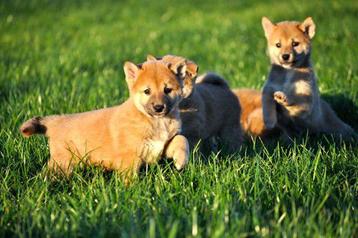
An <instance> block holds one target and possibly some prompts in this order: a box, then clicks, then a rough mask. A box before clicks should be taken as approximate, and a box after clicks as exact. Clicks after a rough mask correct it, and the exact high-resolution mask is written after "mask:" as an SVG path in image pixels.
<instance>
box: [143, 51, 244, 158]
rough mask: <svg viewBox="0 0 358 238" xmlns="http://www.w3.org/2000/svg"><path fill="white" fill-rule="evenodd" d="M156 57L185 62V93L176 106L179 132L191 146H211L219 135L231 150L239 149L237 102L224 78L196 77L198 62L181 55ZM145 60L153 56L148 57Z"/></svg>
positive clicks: (174, 62)
mask: <svg viewBox="0 0 358 238" xmlns="http://www.w3.org/2000/svg"><path fill="white" fill-rule="evenodd" d="M159 59H160V60H162V61H164V62H166V63H170V64H176V63H177V62H186V65H187V69H186V76H185V78H184V89H183V90H184V91H185V92H186V94H185V98H184V99H183V100H182V101H181V103H180V104H179V108H180V117H181V119H182V122H183V125H182V134H183V135H184V136H185V137H187V138H188V141H189V144H190V147H191V148H193V147H194V146H196V145H197V143H198V142H199V141H202V145H203V147H206V148H210V149H212V148H213V145H212V138H214V137H219V139H221V140H222V141H223V143H224V144H225V145H227V146H228V149H229V150H230V151H236V150H237V149H239V148H240V145H241V142H242V132H241V127H240V123H239V120H238V118H239V117H240V105H239V103H238V101H237V98H236V96H235V95H234V94H233V93H232V92H231V90H230V88H229V87H228V85H227V83H226V81H225V80H224V79H222V78H221V77H220V76H218V75H216V74H213V73H208V74H205V75H201V76H199V77H198V79H197V80H196V76H197V70H198V67H197V65H196V64H195V63H194V62H192V61H190V60H186V59H185V58H183V57H179V56H173V55H166V56H164V57H163V58H159ZM147 60H149V61H150V60H156V58H155V57H153V56H148V57H147ZM195 80H196V82H195Z"/></svg>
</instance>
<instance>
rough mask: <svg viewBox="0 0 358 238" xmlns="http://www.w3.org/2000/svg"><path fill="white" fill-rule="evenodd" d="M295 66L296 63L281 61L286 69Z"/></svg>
mask: <svg viewBox="0 0 358 238" xmlns="http://www.w3.org/2000/svg"><path fill="white" fill-rule="evenodd" d="M294 64H295V61H294V60H292V61H280V65H281V66H282V67H284V68H288V67H292V66H293V65H294Z"/></svg>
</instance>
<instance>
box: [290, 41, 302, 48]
mask: <svg viewBox="0 0 358 238" xmlns="http://www.w3.org/2000/svg"><path fill="white" fill-rule="evenodd" d="M299 44H300V43H299V42H296V41H293V42H292V46H293V47H296V46H298V45H299Z"/></svg>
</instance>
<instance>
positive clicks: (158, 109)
mask: <svg viewBox="0 0 358 238" xmlns="http://www.w3.org/2000/svg"><path fill="white" fill-rule="evenodd" d="M153 108H154V111H155V112H162V111H163V110H164V105H163V104H156V105H154V106H153Z"/></svg>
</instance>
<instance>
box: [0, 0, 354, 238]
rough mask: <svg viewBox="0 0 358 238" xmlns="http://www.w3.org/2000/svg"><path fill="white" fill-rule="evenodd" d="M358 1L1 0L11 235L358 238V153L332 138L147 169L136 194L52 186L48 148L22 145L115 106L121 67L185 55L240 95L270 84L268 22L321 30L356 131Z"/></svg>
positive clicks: (335, 100)
mask: <svg viewBox="0 0 358 238" xmlns="http://www.w3.org/2000/svg"><path fill="white" fill-rule="evenodd" d="M357 13H358V3H357V1H354V0H352V1H332V2H330V1H305V2H304V3H302V1H281V2H271V1H262V2H261V1H232V2H220V1H194V2H193V1H189V0H188V1H141V2H139V1H120V2H116V1H113V2H110V1H98V2H97V1H41V0H37V1H1V2H0V112H1V113H0V129H1V130H0V236H4V237H5V236H6V237H8V236H16V237H32V236H41V237H45V236H46V237H63V236H81V237H101V236H110V235H113V234H116V235H120V236H122V237H155V236H158V237H194V236H198V237H225V236H226V237H256V236H257V237H261V236H270V237H271V236H273V237H354V236H355V237H357V236H358V225H357V224H358V213H357V209H358V199H357V197H358V181H357V176H358V146H357V145H345V144H335V143H333V142H332V141H331V140H326V139H325V138H324V137H321V138H316V139H313V140H312V139H310V140H303V141H300V142H297V143H294V144H293V145H290V146H281V145H279V144H277V145H275V144H274V145H272V146H270V147H268V148H266V147H265V146H263V145H262V144H261V143H259V142H257V143H247V144H246V145H245V146H244V147H243V149H242V150H241V151H240V152H238V153H237V154H235V155H231V156H230V155H221V154H219V155H217V156H216V155H212V156H211V157H210V158H208V159H207V160H205V159H203V158H200V156H199V155H197V154H194V155H193V156H192V157H191V159H190V163H189V165H188V167H187V168H186V169H185V170H184V171H182V172H177V171H175V169H174V168H173V166H172V165H171V164H170V163H161V164H160V165H158V166H152V167H150V168H147V169H146V170H145V171H143V172H142V173H141V176H140V179H139V180H138V181H135V182H134V184H133V185H132V186H131V187H129V188H125V187H124V186H123V184H122V183H121V182H120V179H119V178H118V177H117V176H116V175H115V174H114V173H105V172H103V171H102V170H101V169H100V168H87V169H79V170H77V171H76V172H75V174H74V175H73V176H72V177H71V179H69V180H65V179H63V180H59V181H56V182H53V181H52V182H51V181H49V180H47V179H46V178H45V176H43V173H42V172H43V171H44V170H45V164H46V161H47V159H48V157H49V151H48V147H47V142H46V139H45V138H43V137H34V138H31V139H29V140H26V139H24V138H22V137H21V136H20V134H19V132H18V127H19V125H20V124H21V123H22V122H23V121H24V120H25V119H28V118H30V117H32V116H34V115H48V114H56V113H72V112H81V111H87V110H92V109H95V108H102V107H106V106H110V105H116V104H119V103H121V102H123V101H124V100H125V99H126V98H127V97H128V92H127V89H126V85H125V81H124V75H123V70H122V65H123V62H124V61H126V60H131V61H133V62H142V61H144V59H145V57H146V54H148V53H150V54H153V55H164V54H167V53H172V54H177V55H183V56H186V57H188V58H190V59H192V60H194V61H195V62H197V63H198V64H199V66H200V72H202V73H203V72H206V71H215V72H218V73H220V74H222V75H223V76H224V77H225V78H227V79H228V81H229V82H230V85H231V86H232V87H253V88H261V87H262V85H263V83H264V80H265V77H266V75H267V73H268V70H269V61H268V58H267V56H266V55H265V46H266V42H265V39H264V34H263V31H262V29H261V24H260V20H261V17H262V16H263V15H267V16H269V17H270V18H272V19H273V20H274V21H280V20H285V19H296V20H303V19H304V18H305V17H306V16H308V15H310V16H312V17H313V18H314V20H315V21H316V24H317V31H316V37H315V39H314V43H313V44H314V45H313V48H314V51H313V59H314V63H315V69H316V73H317V75H318V77H319V85H320V90H321V93H322V95H323V97H324V98H325V99H327V101H328V102H330V103H331V105H332V106H333V107H334V109H335V110H336V111H337V113H338V115H339V116H340V117H341V118H343V119H344V120H345V121H346V122H348V123H349V124H351V125H352V126H353V127H354V128H355V129H356V130H357V129H358V110H357V108H358V98H357V96H358V65H357V63H358V47H357V46H358V15H357Z"/></svg>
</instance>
